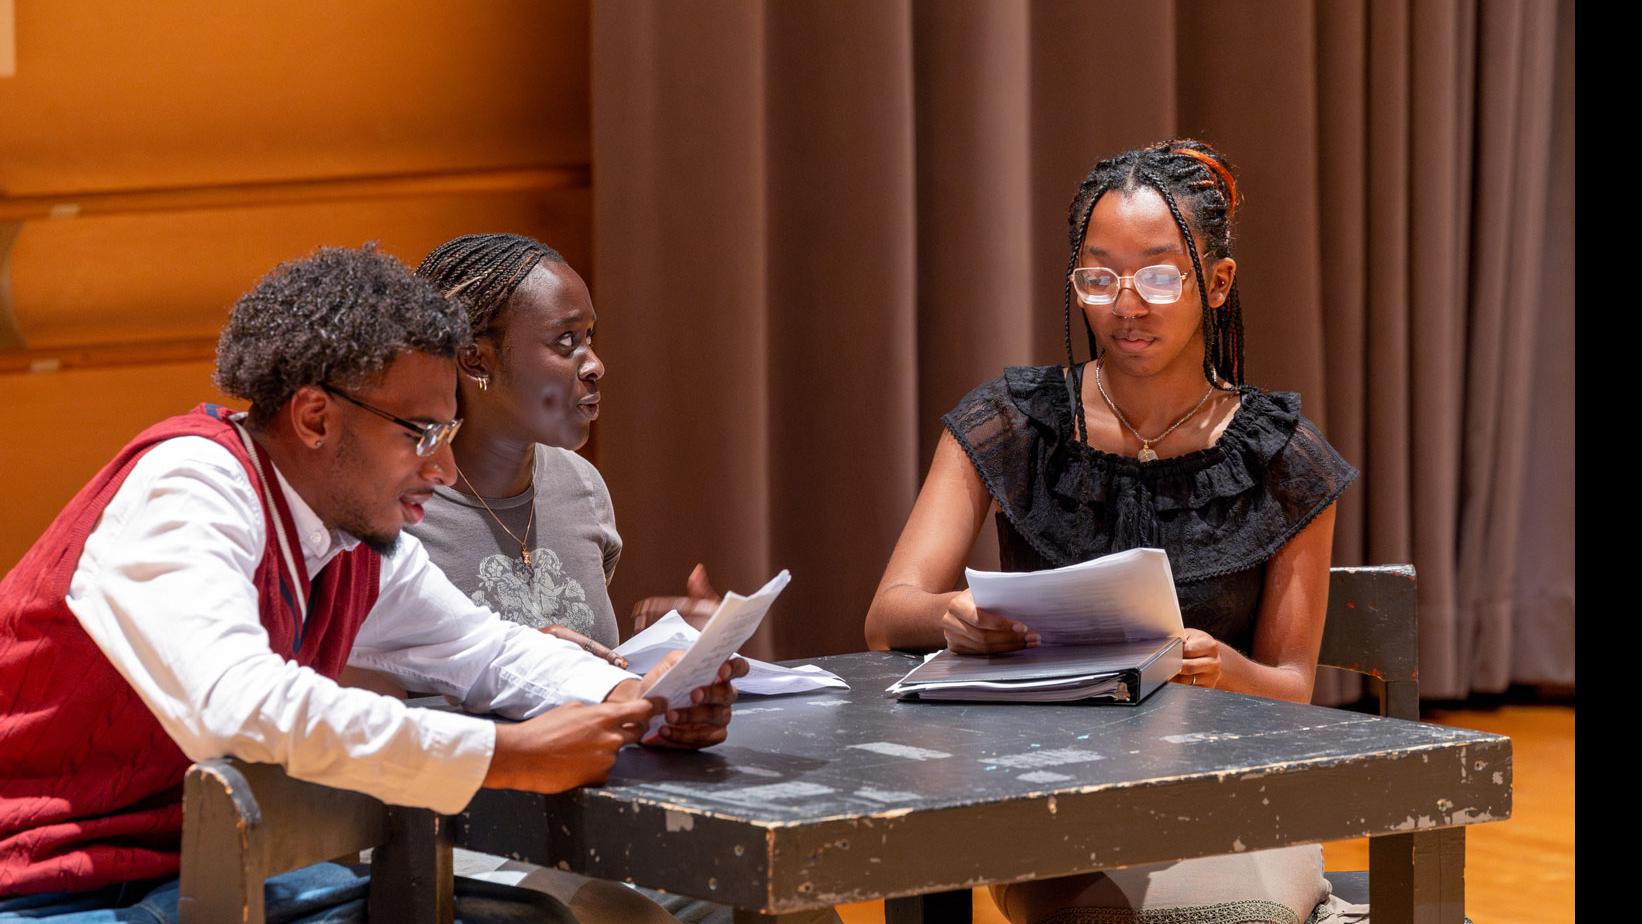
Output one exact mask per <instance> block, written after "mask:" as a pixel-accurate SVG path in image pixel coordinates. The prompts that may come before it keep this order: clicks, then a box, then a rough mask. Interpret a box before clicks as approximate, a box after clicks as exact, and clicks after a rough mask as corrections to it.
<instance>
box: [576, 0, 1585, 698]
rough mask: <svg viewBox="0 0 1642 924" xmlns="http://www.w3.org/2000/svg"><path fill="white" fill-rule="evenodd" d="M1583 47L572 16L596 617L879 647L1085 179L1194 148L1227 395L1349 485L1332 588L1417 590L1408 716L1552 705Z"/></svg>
mask: <svg viewBox="0 0 1642 924" xmlns="http://www.w3.org/2000/svg"><path fill="white" fill-rule="evenodd" d="M1572 31H1573V14H1572V4H1571V2H1567V0H1563V2H1561V3H1559V4H1556V5H1552V4H1546V3H1536V2H1528V0H1517V2H1488V3H1455V4H1413V3H1409V2H1406V0H1401V2H1399V0H1391V2H1375V3H1372V4H1369V3H1366V2H1364V0H1338V2H1333V0H1330V2H1320V0H1284V2H1273V3H1258V4H1257V3H1230V4H1227V3H1213V4H1210V3H1199V2H1187V0H1178V2H1176V3H1173V4H1170V3H1151V2H1098V3H1097V2H1081V0H1042V2H1035V3H1030V4H1028V3H997V2H985V0H952V2H941V3H934V2H927V0H900V2H873V0H843V2H826V3H822V2H814V3H806V2H798V3H779V4H776V3H772V4H765V5H758V4H747V3H741V2H705V3H697V4H691V5H688V6H685V5H679V4H670V3H665V2H657V0H612V2H602V3H600V4H597V5H595V6H594V8H593V30H592V34H593V54H592V67H593V79H592V87H593V110H592V111H593V167H594V177H593V180H594V182H593V188H594V263H595V265H594V267H593V273H592V276H591V278H592V280H593V284H594V286H593V287H594V296H595V300H596V304H597V305H598V307H599V310H600V312H601V315H600V345H601V355H603V356H604V358H605V359H606V362H607V364H608V366H609V370H610V371H609V375H608V378H607V379H606V382H605V390H606V392H607V393H608V395H609V399H610V400H609V401H608V402H607V404H606V407H605V411H606V413H605V416H604V417H603V419H601V421H600V422H599V424H598V428H599V439H598V453H597V461H598V464H599V466H600V468H601V470H602V471H603V472H604V474H605V477H606V479H607V481H608V482H609V484H610V487H611V491H612V495H613V497H614V499H615V503H616V510H617V517H618V522H619V524H620V526H621V529H622V534H623V536H624V537H625V539H626V551H625V552H624V554H623V559H622V565H621V567H620V569H619V570H618V572H617V577H616V580H615V582H614V585H613V587H612V591H613V596H614V597H615V599H616V603H617V608H618V611H625V609H626V608H627V607H628V606H630V605H631V603H632V602H633V601H635V600H637V599H638V598H640V597H642V596H645V595H648V594H654V593H674V592H678V590H679V589H680V588H681V587H682V583H683V579H684V575H685V573H686V572H687V571H688V569H689V567H690V566H691V565H692V564H693V563H694V562H695V561H697V560H702V561H705V562H706V563H707V565H708V567H709V570H710V572H711V573H712V574H713V576H714V578H715V580H716V581H717V582H718V584H719V586H720V587H721V588H725V587H728V588H734V589H737V590H743V591H746V590H751V589H753V588H754V587H756V586H757V584H758V583H759V582H761V581H762V580H763V579H765V578H767V577H768V576H769V574H770V573H772V572H773V571H775V570H777V569H779V568H782V567H787V568H791V569H792V571H793V574H794V582H793V585H792V587H791V588H790V589H789V591H788V592H787V595H786V597H785V598H784V599H783V600H782V601H781V603H780V604H778V606H777V609H776V611H775V612H774V613H773V614H772V617H771V619H770V620H769V622H768V623H767V625H766V628H765V629H764V630H762V631H761V633H760V636H759V638H758V640H757V641H756V642H755V644H754V645H753V646H752V648H751V649H750V652H749V653H753V654H757V655H762V656H776V657H797V656H807V655H818V654H825V653H832V652H841V651H849V650H857V649H859V648H862V647H864V640H863V637H862V620H863V618H864V616H865V612H866V607H867V604H868V602H869V601H870V599H871V596H872V591H873V588H874V587H875V586H876V583H877V580H878V578H879V576H880V574H881V572H882V569H883V566H884V564H885V562H886V561H887V560H888V556H889V552H890V549H891V547H892V546H893V544H894V541H895V538H896V536H897V535H898V534H899V532H900V529H901V526H902V524H903V523H904V521H905V517H906V514H907V512H908V511H909V510H910V508H911V505H912V502H913V499H914V498H915V496H916V492H917V489H918V486H919V484H920V482H921V479H922V476H923V473H924V470H925V468H926V467H927V466H928V463H929V459H930V456H931V454H932V452H933V448H934V444H935V440H936V438H937V437H938V435H939V432H940V429H939V423H938V420H939V417H940V415H941V414H942V413H944V412H945V411H946V410H948V409H949V408H950V407H951V406H952V405H953V404H954V403H956V401H957V400H958V399H959V398H960V397H961V396H962V395H963V394H964V393H965V392H966V391H968V390H969V389H970V388H971V387H973V386H974V385H976V384H978V383H980V382H982V381H984V380H986V379H988V378H991V377H993V376H995V375H997V374H998V373H999V371H1000V370H1001V369H1002V368H1003V367H1004V366H1005V365H1009V364H1016V363H1027V362H1056V361H1061V360H1063V358H1064V354H1065V348H1064V345H1063V341H1062V334H1061V317H1062V292H1063V284H1064V279H1063V275H1064V272H1065V263H1066V256H1067V248H1068V243H1067V236H1066V209H1067V203H1068V201H1069V199H1070V197H1071V195H1072V193H1073V191H1074V190H1075V188H1076V186H1077V184H1078V182H1079V181H1080V180H1081V179H1082V177H1083V175H1084V173H1085V172H1086V171H1087V170H1088V168H1089V167H1090V166H1091V165H1092V164H1093V162H1094V161H1095V160H1096V159H1098V158H1099V157H1101V156H1104V155H1107V154H1112V153H1115V152H1118V151H1121V150H1124V149H1126V148H1130V147H1134V146H1137V145H1141V144H1146V143H1149V142H1153V141H1158V140H1162V139H1165V138H1168V137H1171V136H1176V135H1191V136H1196V137H1200V138H1203V139H1205V140H1208V141H1210V142H1211V143H1213V144H1215V145H1216V146H1217V147H1219V148H1220V149H1221V150H1222V151H1225V152H1226V153H1227V154H1228V156H1230V157H1231V159H1232V161H1233V163H1234V164H1235V165H1236V166H1237V168H1238V171H1239V173H1238V175H1239V184H1240V189H1241V190H1242V191H1243V193H1244V194H1245V197H1246V198H1245V203H1244V207H1243V209H1242V210H1241V212H1240V218H1239V225H1240V226H1239V228H1238V231H1237V234H1238V238H1237V240H1236V242H1235V243H1234V247H1235V248H1236V253H1237V257H1238V260H1239V266H1240V276H1239V279H1240V287H1241V290H1242V295H1243V304H1244V308H1245V317H1246V325H1247V331H1248V340H1249V348H1248V354H1249V355H1248V366H1249V378H1250V380H1251V381H1252V382H1253V383H1255V384H1258V385H1261V386H1263V387H1267V388H1275V389H1291V390H1297V391H1299V392H1301V394H1302V395H1303V396H1304V411H1305V413H1306V414H1307V415H1308V416H1310V417H1311V418H1312V419H1313V420H1315V421H1317V423H1318V424H1319V425H1320V426H1321V427H1322V428H1323V429H1324V431H1325V432H1326V433H1327V434H1328V435H1329V437H1330V440H1331V441H1332V442H1333V443H1334V445H1335V446H1336V447H1337V448H1338V449H1339V450H1340V451H1341V453H1342V454H1343V455H1344V456H1345V457H1346V458H1347V459H1349V460H1351V461H1352V462H1353V463H1354V464H1356V465H1357V466H1358V467H1359V468H1361V469H1362V471H1363V477H1362V479H1361V480H1360V482H1359V483H1358V484H1357V485H1356V486H1354V487H1353V488H1352V489H1351V490H1350V491H1348V492H1347V494H1346V496H1345V498H1343V499H1342V501H1341V504H1340V511H1339V517H1338V520H1337V526H1336V530H1337V532H1336V539H1335V560H1336V562H1338V563H1341V564H1354V563H1365V562H1400V561H1413V562H1414V563H1415V565H1416V566H1417V567H1418V568H1419V573H1420V606H1421V623H1422V624H1421V656H1422V672H1421V673H1422V677H1421V680H1422V692H1423V693H1425V694H1426V695H1428V696H1435V697H1445V698H1446V697H1458V696H1463V695H1465V694H1466V693H1468V692H1469V691H1471V690H1488V691H1493V690H1499V689H1503V688H1504V687H1505V686H1506V685H1508V684H1510V683H1513V682H1531V683H1567V684H1571V683H1572V678H1573V668H1572V632H1573V625H1572V619H1573V600H1572V576H1573V575H1572V572H1573V553H1572V538H1571V532H1570V531H1571V527H1572V520H1573V513H1572V500H1573V487H1572V468H1571V458H1572V429H1571V428H1572V424H1571V418H1572V414H1571V410H1572V400H1573V387H1572V363H1573V350H1572V322H1571V316H1572V308H1573V283H1572V269H1573V256H1572V244H1571V234H1572V214H1573V206H1572V193H1571V190H1572V176H1573V174H1572V151H1573V141H1572V138H1573V134H1572V103H1573V77H1572V55H1573V42H1572ZM1074 343H1075V345H1076V353H1077V355H1078V357H1079V358H1080V359H1081V358H1083V357H1084V355H1085V354H1086V347H1085V345H1084V342H1083V337H1082V334H1081V331H1078V332H1077V334H1076V336H1075V337H1074ZM1548 432H1549V433H1553V434H1557V435H1559V436H1560V435H1562V434H1565V435H1566V443H1565V445H1566V446H1567V447H1568V448H1567V451H1566V453H1565V454H1557V455H1555V457H1551V458H1548V455H1549V454H1547V453H1545V452H1544V451H1543V450H1542V449H1539V448H1538V447H1544V446H1545V445H1546V442H1547V441H1546V434H1547V433H1548ZM1530 441H1532V444H1533V446H1534V447H1536V450H1535V451H1534V452H1530V445H1529V444H1530ZM995 560H996V544H995V540H994V539H993V536H992V527H991V525H990V524H988V525H987V526H986V527H984V528H983V530H982V537H981V541H980V542H979V543H978V544H977V548H976V552H975V555H974V556H972V561H973V562H975V563H977V564H981V565H989V564H991V563H993V562H995ZM1359 689H1360V687H1359V686H1358V685H1356V684H1355V683H1352V682H1347V681H1342V680H1337V679H1328V680H1326V681H1325V682H1323V683H1320V684H1319V690H1318V696H1319V698H1320V699H1322V700H1325V701H1339V700H1341V699H1347V698H1351V697H1353V696H1355V695H1356V694H1357V692H1358V690H1359Z"/></svg>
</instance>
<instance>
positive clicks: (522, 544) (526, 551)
mask: <svg viewBox="0 0 1642 924" xmlns="http://www.w3.org/2000/svg"><path fill="white" fill-rule="evenodd" d="M456 477H458V478H460V479H462V481H463V482H465V483H466V484H467V486H468V488H469V490H471V491H473V496H474V497H475V498H477V499H478V501H479V506H481V507H483V508H485V512H486V513H488V514H490V518H491V519H492V520H495V521H496V525H497V526H500V527H501V528H502V532H504V533H507V535H508V538H509V539H512V540H513V541H514V542H517V543H519V560H520V561H522V562H524V563H525V567H526V568H530V569H533V568H534V566H533V565H532V564H531V563H530V527H531V526H533V525H535V523H536V479H535V478H532V479H530V517H529V518H528V519H526V520H525V534H524V537H523V538H520V537H518V536H515V535H514V534H513V530H511V529H508V528H507V524H506V523H503V522H502V518H501V517H499V516H497V515H496V511H494V510H492V509H490V504H488V503H486V502H485V496H484V495H483V494H480V493H479V489H478V488H475V487H474V486H473V482H472V481H469V480H468V476H466V475H464V474H462V469H461V466H457V467H456Z"/></svg>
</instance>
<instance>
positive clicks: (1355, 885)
mask: <svg viewBox="0 0 1642 924" xmlns="http://www.w3.org/2000/svg"><path fill="white" fill-rule="evenodd" d="M1323 878H1324V879H1327V880H1328V884H1329V886H1330V888H1332V889H1333V890H1334V894H1335V895H1338V896H1340V898H1341V899H1342V900H1344V901H1348V902H1351V903H1352V904H1353V905H1366V904H1368V870H1366V869H1360V870H1353V871H1351V872H1347V873H1324V874H1323ZM1372 911H1373V909H1370V913H1372ZM1465 924H1471V918H1470V917H1469V916H1467V917H1466V919H1465Z"/></svg>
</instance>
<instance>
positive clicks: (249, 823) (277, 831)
mask: <svg viewBox="0 0 1642 924" xmlns="http://www.w3.org/2000/svg"><path fill="white" fill-rule="evenodd" d="M443 827H446V826H443V825H441V824H440V819H439V818H438V817H437V816H435V814H434V813H433V812H431V811H428V810H426V809H407V808H401V807H398V806H389V805H384V804H383V803H381V802H379V801H377V800H376V799H373V798H371V797H370V796H366V795H363V794H360V793H356V792H350V791H348V790H343V789H331V788H330V787H327V786H320V785H318V784H315V783H305V782H302V781H301V780H295V779H292V778H291V777H289V776H287V775H286V774H285V771H284V769H283V768H281V767H279V766H276V765H274V764H248V763H244V762H241V761H238V760H207V761H202V762H200V763H197V764H195V765H194V766H192V767H190V768H189V770H188V776H187V777H186V778H185V781H184V783H183V826H182V881H181V883H180V887H181V894H180V897H179V900H178V905H179V911H180V913H181V919H182V924H219V922H222V921H241V922H244V924H264V922H265V915H264V909H263V889H262V887H263V883H264V882H265V881H266V880H267V879H268V878H269V877H271V876H277V875H279V874H280V873H283V872H288V871H290V870H293V869H299V868H301V867H304V866H308V865H310V864H313V863H320V862H324V861H326V860H333V859H336V858H338V857H342V856H347V855H357V854H358V852H359V851H361V850H364V849H366V848H374V849H373V851H372V855H371V884H370V897H369V899H368V905H369V913H370V918H371V920H374V921H403V922H406V924H442V922H449V921H450V920H451V919H452V917H453V915H454V913H455V911H454V909H455V898H454V895H453V888H454V880H453V876H452V870H451V840H450V835H449V832H448V831H444V830H441V829H442V828H443ZM428 829H431V831H432V833H431V834H427V833H426V832H427V831H428ZM413 834H415V835H425V836H412V835H413Z"/></svg>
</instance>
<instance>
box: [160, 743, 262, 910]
mask: <svg viewBox="0 0 1642 924" xmlns="http://www.w3.org/2000/svg"><path fill="white" fill-rule="evenodd" d="M182 811H183V817H184V818H186V819H187V821H188V823H187V824H185V825H183V847H182V852H183V855H184V856H186V857H189V858H190V859H191V860H198V861H200V862H188V863H184V864H182V876H181V882H179V883H178V895H177V914H178V918H179V920H180V921H181V924H214V922H217V921H241V922H243V924H264V921H265V920H266V919H267V915H266V912H265V910H264V908H263V894H262V883H263V878H264V871H263V870H262V869H261V867H260V864H259V863H258V861H257V857H258V856H259V855H260V853H259V852H258V851H253V850H252V849H251V847H252V841H253V840H255V839H256V838H258V837H259V836H260V833H261V832H260V830H259V829H260V826H261V821H262V813H261V812H260V811H259V810H258V808H257V802H256V799H255V797H253V796H252V795H251V787H250V785H249V784H248V783H247V782H246V780H245V777H244V776H243V775H242V774H241V773H240V772H239V770H238V769H237V768H235V767H233V766H231V765H230V764H229V763H228V762H227V761H207V762H203V763H200V764H196V765H195V766H194V767H193V769H191V770H190V771H189V773H188V776H187V777H186V778H185V780H184V782H183V809H182Z"/></svg>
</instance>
